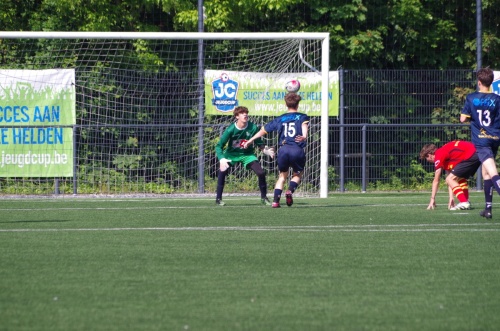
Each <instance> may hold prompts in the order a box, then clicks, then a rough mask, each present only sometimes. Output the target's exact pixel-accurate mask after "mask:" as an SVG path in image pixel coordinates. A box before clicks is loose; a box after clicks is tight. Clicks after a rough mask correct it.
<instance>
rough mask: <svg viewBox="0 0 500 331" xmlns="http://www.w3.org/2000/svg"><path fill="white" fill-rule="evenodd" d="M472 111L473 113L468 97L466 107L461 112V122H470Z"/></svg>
mask: <svg viewBox="0 0 500 331" xmlns="http://www.w3.org/2000/svg"><path fill="white" fill-rule="evenodd" d="M470 113H471V108H470V104H469V100H468V99H466V100H465V105H464V108H463V109H462V111H461V112H460V123H465V122H470Z"/></svg>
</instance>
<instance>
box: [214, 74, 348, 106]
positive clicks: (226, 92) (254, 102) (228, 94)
mask: <svg viewBox="0 0 500 331" xmlns="http://www.w3.org/2000/svg"><path fill="white" fill-rule="evenodd" d="M293 79H295V80H298V81H299V82H300V90H299V91H298V92H297V93H298V94H299V95H300V96H301V97H302V101H301V102H300V106H299V111H300V112H303V113H306V114H308V115H309V116H321V99H322V97H323V96H322V93H321V75H319V74H318V73H315V72H308V73H280V74H272V73H258V72H240V71H221V70H205V113H206V114H208V115H221V114H227V115H232V111H233V110H234V108H235V107H237V106H245V107H247V108H248V109H249V110H250V114H251V115H261V116H278V115H280V114H281V113H284V112H286V110H287V109H286V106H285V102H284V100H283V98H284V97H285V94H286V93H287V91H286V90H285V85H286V83H287V82H288V81H290V80H293ZM328 91H329V92H328V115H329V116H338V114H339V75H338V71H332V72H330V73H329V86H328Z"/></svg>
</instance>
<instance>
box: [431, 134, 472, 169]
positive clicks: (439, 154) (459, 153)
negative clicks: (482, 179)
mask: <svg viewBox="0 0 500 331" xmlns="http://www.w3.org/2000/svg"><path fill="white" fill-rule="evenodd" d="M475 152H476V147H475V146H474V144H473V143H471V142H470V141H461V140H455V141H450V142H449V143H447V144H445V145H443V147H441V148H438V149H436V152H435V153H434V156H435V158H434V169H435V170H437V169H439V168H443V169H444V170H446V171H449V170H451V169H453V168H454V167H455V166H456V165H457V164H459V163H460V162H462V161H464V160H468V159H470V158H471V157H472V155H474V153H475Z"/></svg>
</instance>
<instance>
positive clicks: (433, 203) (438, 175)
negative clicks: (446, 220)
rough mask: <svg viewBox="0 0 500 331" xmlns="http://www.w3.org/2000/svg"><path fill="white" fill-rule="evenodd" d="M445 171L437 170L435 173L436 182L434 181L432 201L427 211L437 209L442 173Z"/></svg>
mask: <svg viewBox="0 0 500 331" xmlns="http://www.w3.org/2000/svg"><path fill="white" fill-rule="evenodd" d="M442 171H443V170H442V169H441V168H439V169H436V171H435V172H434V180H433V181H432V192H431V201H430V202H429V205H428V206H427V209H434V208H436V194H437V192H438V189H439V180H440V179H441V172H442Z"/></svg>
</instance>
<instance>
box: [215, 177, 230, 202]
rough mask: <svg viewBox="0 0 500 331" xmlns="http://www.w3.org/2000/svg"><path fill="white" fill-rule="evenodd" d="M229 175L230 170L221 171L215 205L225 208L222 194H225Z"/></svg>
mask: <svg viewBox="0 0 500 331" xmlns="http://www.w3.org/2000/svg"><path fill="white" fill-rule="evenodd" d="M228 173H229V168H228V169H226V170H224V171H221V170H220V169H219V174H218V175H217V194H216V197H215V203H216V204H217V205H219V206H224V202H223V201H222V192H224V185H225V184H226V176H227V174H228Z"/></svg>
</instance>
